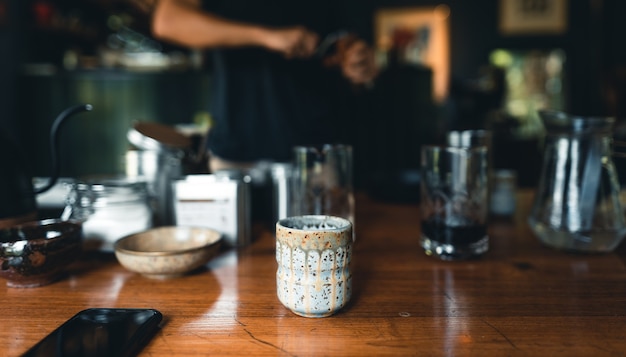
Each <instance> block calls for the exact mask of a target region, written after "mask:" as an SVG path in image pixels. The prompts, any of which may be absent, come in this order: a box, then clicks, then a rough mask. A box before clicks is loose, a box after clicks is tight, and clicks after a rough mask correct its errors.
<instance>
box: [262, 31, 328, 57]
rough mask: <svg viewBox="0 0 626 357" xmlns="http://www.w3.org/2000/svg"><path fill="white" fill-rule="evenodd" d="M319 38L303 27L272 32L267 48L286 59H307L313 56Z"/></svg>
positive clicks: (267, 38) (267, 41) (267, 40)
mask: <svg viewBox="0 0 626 357" xmlns="http://www.w3.org/2000/svg"><path fill="white" fill-rule="evenodd" d="M318 41H319V36H318V35H317V34H316V33H314V32H311V31H309V30H307V29H306V28H304V27H302V26H297V27H289V28H284V29H273V30H270V31H269V32H268V34H267V36H266V40H265V42H266V47H267V48H268V49H270V50H272V51H275V52H278V53H281V54H283V56H285V58H307V57H310V56H311V55H313V53H314V52H315V48H316V47H317V43H318Z"/></svg>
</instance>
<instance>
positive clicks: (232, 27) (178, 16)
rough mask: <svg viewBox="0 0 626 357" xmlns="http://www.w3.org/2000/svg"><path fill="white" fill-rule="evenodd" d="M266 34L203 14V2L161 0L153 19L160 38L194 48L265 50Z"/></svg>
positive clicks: (248, 26) (251, 27)
mask: <svg viewBox="0 0 626 357" xmlns="http://www.w3.org/2000/svg"><path fill="white" fill-rule="evenodd" d="M265 31H267V30H266V29H264V28H262V27H258V26H254V25H249V24H244V23H238V22H235V21H230V20H226V19H223V18H220V17H218V16H215V15H213V14H210V13H207V12H203V11H202V10H201V7H200V1H199V0H159V1H158V3H157V6H156V8H155V9H154V12H153V15H152V32H153V34H154V36H155V37H156V38H158V39H161V40H165V41H169V42H173V43H176V44H178V45H182V46H185V47H190V48H211V47H238V46H265V43H264V39H265V38H266V36H265V33H264V32H265Z"/></svg>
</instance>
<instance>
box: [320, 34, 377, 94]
mask: <svg viewBox="0 0 626 357" xmlns="http://www.w3.org/2000/svg"><path fill="white" fill-rule="evenodd" d="M336 48H337V50H336V53H335V54H333V55H332V56H330V57H327V58H326V59H325V61H324V63H325V64H326V65H327V66H333V65H336V66H338V67H339V68H340V69H341V73H342V74H343V76H344V77H346V78H347V79H348V80H349V81H350V82H352V83H353V84H359V85H369V84H371V83H372V81H373V80H374V79H375V78H376V76H377V75H378V66H377V65H376V60H375V58H374V50H373V49H372V48H371V47H370V46H368V45H367V43H365V41H363V40H361V39H359V38H357V37H356V36H353V35H350V36H346V37H344V38H342V39H340V40H339V41H338V42H337V45H336Z"/></svg>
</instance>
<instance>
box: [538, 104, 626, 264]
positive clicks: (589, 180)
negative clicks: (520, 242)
mask: <svg viewBox="0 0 626 357" xmlns="http://www.w3.org/2000/svg"><path fill="white" fill-rule="evenodd" d="M540 115H541V118H542V120H543V123H544V125H545V128H546V130H547V136H546V142H545V151H544V157H543V168H542V172H541V178H540V181H539V186H538V188H537V192H536V196H535V200H534V204H533V206H532V209H531V212H530V216H529V219H528V221H529V224H530V227H531V229H532V230H533V231H534V233H535V234H536V235H537V237H538V238H539V239H540V240H541V242H543V243H544V244H546V245H548V246H551V247H555V248H559V249H564V250H573V251H581V252H610V251H612V250H614V249H615V248H616V247H617V246H618V245H619V243H620V242H621V241H622V239H623V238H624V235H625V234H626V223H625V219H624V213H623V210H622V204H621V203H620V198H619V183H618V180H617V174H616V171H615V166H614V163H613V160H612V155H611V152H612V148H611V145H612V139H611V129H612V127H613V124H614V119H613V118H604V117H580V116H571V115H568V114H565V113H562V112H553V111H545V112H541V113H540Z"/></svg>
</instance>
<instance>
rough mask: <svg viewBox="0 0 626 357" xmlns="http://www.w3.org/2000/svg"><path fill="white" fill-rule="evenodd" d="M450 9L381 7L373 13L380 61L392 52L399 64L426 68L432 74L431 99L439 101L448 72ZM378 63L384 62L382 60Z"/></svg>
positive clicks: (441, 98)
mask: <svg viewBox="0 0 626 357" xmlns="http://www.w3.org/2000/svg"><path fill="white" fill-rule="evenodd" d="M449 15H450V8H449V7H448V6H446V5H439V6H434V7H403V8H384V9H380V10H378V11H377V12H376V13H375V16H374V31H375V44H376V51H377V53H378V55H379V58H387V57H388V54H389V53H390V52H391V51H395V52H396V53H401V56H402V61H404V62H407V63H416V64H421V65H424V66H427V67H429V68H431V69H432V71H433V98H434V99H435V100H436V101H442V100H443V99H445V98H446V96H447V93H448V82H449V76H450V74H449V72H450V49H449V47H450V44H449V42H450V35H449V25H448V18H449ZM379 62H382V64H385V63H384V60H381V61H379Z"/></svg>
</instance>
